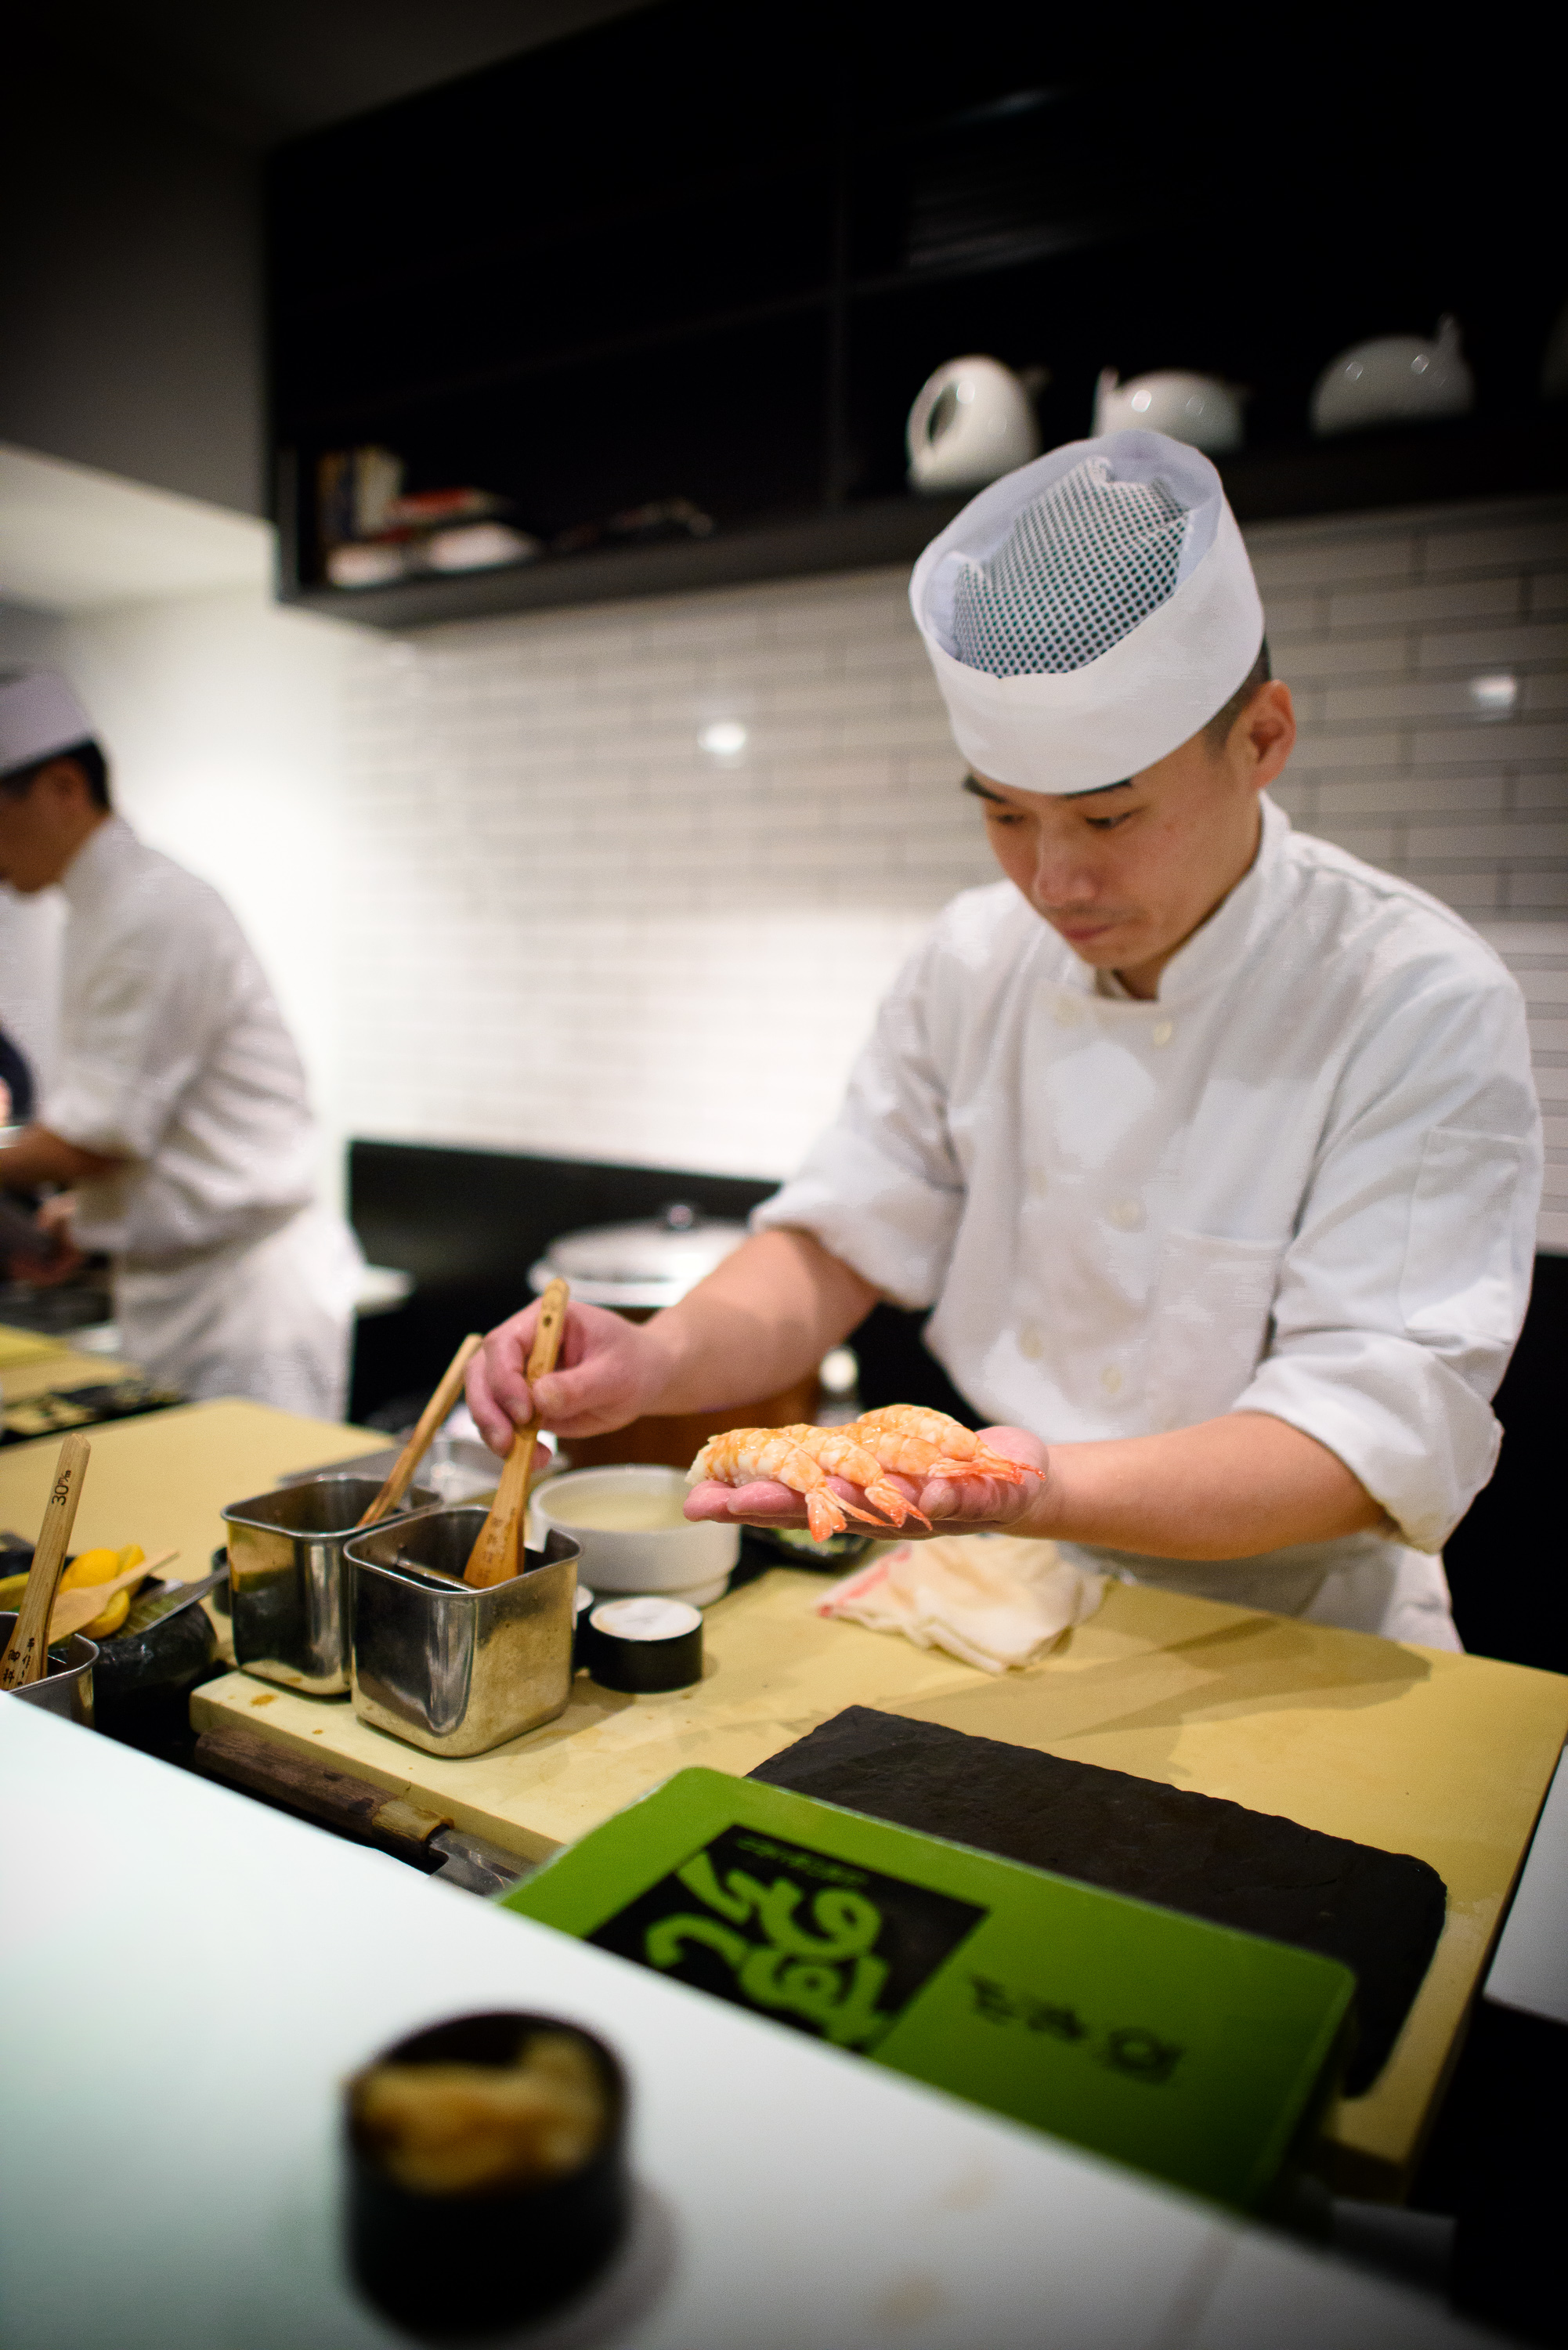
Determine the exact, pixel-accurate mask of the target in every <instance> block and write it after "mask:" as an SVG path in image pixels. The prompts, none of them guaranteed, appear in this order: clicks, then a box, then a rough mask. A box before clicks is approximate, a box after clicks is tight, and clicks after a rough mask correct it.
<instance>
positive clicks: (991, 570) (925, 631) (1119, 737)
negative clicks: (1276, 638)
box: [909, 432, 1263, 793]
mask: <svg viewBox="0 0 1568 2350" xmlns="http://www.w3.org/2000/svg"><path fill="white" fill-rule="evenodd" d="M909 601H910V603H911V604H912V606H913V607H914V613H915V621H916V625H917V626H918V628H919V631H920V634H921V636H922V638H923V639H924V640H925V646H926V650H927V652H928V653H929V655H930V660H931V666H932V668H933V669H934V670H935V671H936V674H937V683H938V685H939V686H940V688H941V692H942V699H943V701H944V702H946V703H947V706H948V718H949V721H950V723H951V726H952V731H953V738H954V740H955V741H956V743H958V746H959V749H960V750H961V752H962V753H963V755H964V757H965V758H966V759H967V760H968V761H969V762H970V764H971V766H972V767H973V768H975V770H976V771H977V772H978V773H979V774H980V775H988V776H990V777H991V778H992V781H993V782H995V783H999V784H1011V785H1013V786H1014V787H1015V788H1017V789H1018V790H1021V791H1031V792H1052V793H1071V792H1093V791H1104V790H1106V788H1107V787H1108V786H1109V785H1112V784H1117V783H1121V782H1123V781H1125V779H1126V778H1127V776H1128V775H1136V774H1137V771H1138V769H1139V768H1141V767H1147V766H1151V765H1152V764H1153V763H1154V762H1155V760H1157V759H1163V758H1164V757H1165V756H1166V754H1168V752H1171V751H1174V750H1175V749H1176V748H1177V746H1178V744H1179V743H1185V742H1186V741H1187V740H1188V738H1189V735H1192V734H1196V733H1198V731H1199V727H1201V726H1204V725H1206V724H1207V723H1208V722H1209V720H1210V718H1212V717H1213V716H1214V713H1215V712H1216V711H1218V710H1220V709H1222V708H1223V707H1224V705H1225V703H1226V702H1228V701H1229V700H1230V698H1231V695H1232V694H1233V693H1234V692H1235V691H1236V689H1237V687H1238V686H1239V685H1240V684H1241V681H1242V680H1243V679H1244V678H1245V677H1246V676H1247V674H1248V672H1249V671H1250V670H1251V667H1252V664H1253V662H1254V661H1255V660H1257V658H1258V652H1259V649H1260V648H1261V646H1262V641H1263V608H1262V603H1261V602H1260V600H1259V598H1258V589H1257V583H1256V582H1255V580H1254V579H1253V577H1252V567H1251V563H1250V562H1249V561H1248V559H1247V550H1246V548H1245V547H1244V546H1243V545H1242V544H1241V532H1240V530H1239V529H1238V528H1237V526H1236V517H1235V515H1233V514H1232V513H1231V509H1230V506H1229V505H1228V504H1227V503H1226V499H1225V493H1224V490H1223V488H1222V487H1221V485H1220V476H1219V474H1218V473H1216V472H1215V470H1214V468H1213V466H1212V465H1211V464H1210V462H1209V460H1208V458H1207V457H1205V456H1203V455H1201V454H1200V453H1199V451H1198V450H1196V449H1190V448H1189V447H1188V446H1187V445H1186V444H1185V442H1180V441H1170V440H1168V439H1167V438H1166V436H1165V434H1164V433H1163V432H1107V433H1105V434H1103V435H1102V436H1101V437H1100V438H1099V439H1097V440H1094V441H1069V442H1067V443H1066V444H1065V446H1064V447H1063V448H1060V449H1054V450H1052V452H1050V454H1049V455H1048V456H1045V457H1038V458H1036V459H1035V461H1034V462H1033V464H1029V465H1021V466H1020V467H1019V468H1018V470H1017V472H1016V473H1006V474H1004V475H1003V476H1002V480H1001V481H999V482H993V483H992V484H991V486H990V488H989V489H984V490H982V491H981V494H980V495H979V496H978V497H976V498H971V500H970V503H969V504H968V505H967V506H965V508H964V510H963V512H962V513H961V515H959V516H958V517H957V519H956V520H955V521H953V522H951V523H950V524H949V525H948V527H947V529H946V530H944V531H943V532H942V534H941V536H940V537H939V538H934V539H933V540H932V541H931V544H930V545H929V546H928V547H927V549H926V551H925V553H924V554H923V555H922V556H921V557H920V559H919V563H917V564H916V566H915V570H914V577H912V578H911V580H910V582H909Z"/></svg>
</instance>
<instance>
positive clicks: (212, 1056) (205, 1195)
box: [40, 816, 358, 1419]
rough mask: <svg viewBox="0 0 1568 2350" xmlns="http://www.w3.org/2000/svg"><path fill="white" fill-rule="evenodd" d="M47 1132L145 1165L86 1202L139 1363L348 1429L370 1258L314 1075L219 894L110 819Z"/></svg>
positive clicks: (89, 886)
mask: <svg viewBox="0 0 1568 2350" xmlns="http://www.w3.org/2000/svg"><path fill="white" fill-rule="evenodd" d="M60 886H61V888H62V889H63V890H64V893H65V896H66V899H67V921H66V931H65V941H64V948H63V955H62V1002H61V1017H60V1049H59V1072H58V1076H57V1079H56V1081H55V1083H54V1085H53V1086H52V1087H50V1088H49V1091H48V1093H47V1097H46V1100H45V1103H44V1107H43V1109H42V1111H41V1113H40V1119H41V1123H42V1124H43V1125H45V1126H47V1127H48V1128H50V1129H51V1130H52V1131H53V1132H55V1133H57V1134H59V1135H62V1136H63V1137H64V1138H65V1139H66V1140H67V1142H74V1143H75V1144H76V1145H77V1146H78V1149H83V1150H96V1151H101V1152H103V1153H104V1155H105V1156H106V1157H109V1158H119V1159H125V1160H126V1161H127V1162H128V1164H127V1165H125V1166H124V1167H123V1168H122V1169H120V1170H119V1171H118V1172H117V1173H115V1174H113V1175H111V1176H109V1178H108V1179H107V1180H104V1181H103V1182H99V1183H84V1184H82V1185H81V1186H80V1187H79V1191H78V1202H79V1204H78V1211H77V1215H76V1219H75V1231H76V1236H77V1238H78V1240H79V1241H80V1243H82V1245H83V1246H84V1247H87V1248H92V1249H103V1250H106V1251H108V1252H109V1254H110V1256H111V1257H112V1259H113V1260H114V1286H115V1310H116V1315H117V1319H118V1320H119V1323H120V1326H121V1343H122V1345H123V1346H124V1347H125V1349H126V1351H127V1353H128V1354H130V1356H131V1357H133V1359H135V1360H137V1361H138V1362H140V1363H141V1364H142V1365H143V1366H144V1367H145V1368H147V1369H148V1370H149V1371H151V1372H152V1373H153V1374H154V1375H155V1376H156V1377H158V1378H165V1379H169V1380H171V1382H172V1383H174V1384H175V1385H178V1386H181V1387H182V1388H184V1389H185V1391H186V1393H187V1394H190V1395H192V1396H201V1395H248V1396H252V1397H254V1398H256V1399H258V1400H261V1401H265V1402H275V1403H278V1404H280V1405H282V1406H284V1407H285V1408H286V1409H294V1410H300V1411H308V1412H311V1413H314V1414H317V1415H319V1416H323V1417H327V1418H333V1419H336V1418H338V1417H340V1415H341V1411H342V1407H343V1388H344V1382H345V1376H346V1368H347V1349H348V1326H349V1316H350V1315H351V1312H352V1306H353V1299H354V1292H355V1286H356V1281H357V1272H358V1252H357V1250H356V1249H355V1247H354V1245H353V1243H352V1240H351V1237H350V1235H349V1234H348V1231H347V1228H346V1227H345V1226H343V1225H342V1223H341V1222H340V1221H339V1220H338V1219H337V1218H336V1217H333V1216H329V1215H327V1213H326V1211H322V1210H320V1209H318V1208H317V1207H316V1206H315V1205H314V1200H315V1188H316V1187H315V1161H316V1156H317V1134H316V1128H315V1127H314V1124H313V1122H312V1119H311V1116H310V1107H309V1103H308V1100H307V1097H306V1083H305V1072H304V1069H303V1067H302V1066H301V1063H300V1059H299V1055H298V1052H297V1050H296V1046H295V1044H294V1040H293V1038H292V1037H291V1036H290V1035H289V1033H288V1030H287V1029H286V1026H285V1025H284V1022H283V1016H282V1014H281V1013H280V1012H279V1010H278V1007H277V1003H276V1001H275V997H274V995H273V993H272V990H271V987H270V986H269V985H268V983H267V981H266V978H265V974H264V972H263V971H262V968H261V965H260V964H259V963H258V962H257V961H256V958H255V956H254V953H253V952H252V951H251V948H250V946H249V944H248V942H247V941H246V940H245V937H244V932H243V931H241V929H240V926H239V924H238V922H237V921H236V920H234V915H233V914H232V913H231V912H230V910H229V909H228V907H227V906H226V905H225V904H224V903H223V899H221V898H220V897H219V895H218V893H217V891H216V890H215V889H212V888H211V887H209V885H208V884H207V883H206V882H205V881H201V880H198V879H197V878H196V877H195V875H194V874H192V873H187V872H186V871H185V870H184V869H183V868H182V867H181V866H179V865H176V864H175V863H174V862H173V860H172V858H168V857H164V856H161V854H160V853H159V851H158V850H156V849H153V848H149V847H145V846H144V845H143V843H142V842H141V841H140V840H139V839H138V838H137V837H136V835H135V833H134V832H132V830H131V828H130V826H129V825H128V824H127V823H125V822H124V820H123V818H121V817H119V816H109V818H108V819H107V820H106V821H105V822H104V823H102V824H101V825H99V827H98V828H97V829H96V830H95V831H94V832H93V833H92V834H91V835H90V836H89V837H88V839H87V841H86V842H85V843H84V844H83V846H82V847H81V848H80V849H79V850H78V853H77V855H76V856H75V857H74V858H72V860H71V863H70V865H69V867H68V868H67V871H66V874H65V876H64V879H63V880H62V882H61V885H60Z"/></svg>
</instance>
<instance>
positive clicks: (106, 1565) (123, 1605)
mask: <svg viewBox="0 0 1568 2350" xmlns="http://www.w3.org/2000/svg"><path fill="white" fill-rule="evenodd" d="M146 1555H147V1553H146V1552H145V1551H144V1550H143V1549H142V1547H141V1544H140V1543H128V1544H126V1547H125V1548H124V1550H109V1549H108V1548H107V1547H105V1546H100V1547H99V1549H97V1550H84V1551H81V1552H79V1553H78V1555H77V1556H76V1557H75V1558H73V1559H72V1561H71V1563H70V1565H69V1566H67V1569H66V1571H65V1573H64V1575H61V1577H60V1589H61V1590H62V1591H82V1590H85V1589H86V1588H87V1587H88V1586H89V1585H91V1584H94V1583H112V1582H113V1581H114V1578H115V1576H116V1575H125V1574H128V1573H129V1572H130V1569H131V1568H132V1567H133V1566H140V1564H141V1562H142V1560H143V1559H144V1558H145V1557H146ZM130 1596H131V1595H130V1588H129V1586H128V1587H127V1589H125V1590H124V1591H117V1592H116V1593H115V1595H114V1597H113V1598H112V1599H111V1600H110V1601H109V1605H108V1607H105V1609H104V1611H103V1613H102V1614H101V1615H100V1616H95V1617H93V1619H92V1622H91V1623H90V1624H84V1625H83V1626H82V1630H83V1631H84V1632H85V1633H86V1635H87V1637H88V1639H89V1640H107V1639H108V1638H109V1635H110V1634H111V1633H113V1632H118V1631H119V1627H120V1626H121V1625H122V1624H123V1623H124V1621H125V1619H126V1617H128V1616H129V1615H130Z"/></svg>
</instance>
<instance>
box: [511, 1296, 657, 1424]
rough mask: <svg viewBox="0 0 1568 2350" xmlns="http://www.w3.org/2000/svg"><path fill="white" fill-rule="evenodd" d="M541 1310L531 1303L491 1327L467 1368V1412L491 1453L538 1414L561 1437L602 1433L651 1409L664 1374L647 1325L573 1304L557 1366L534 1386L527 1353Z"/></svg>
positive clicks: (567, 1316)
mask: <svg viewBox="0 0 1568 2350" xmlns="http://www.w3.org/2000/svg"><path fill="white" fill-rule="evenodd" d="M538 1319H539V1308H538V1306H537V1305H525V1306H524V1308H523V1311H522V1313H521V1314H514V1315H513V1316H512V1318H511V1320H510V1321H509V1322H503V1323H501V1324H499V1325H498V1326H497V1327H496V1328H495V1329H493V1330H492V1331H491V1333H490V1335H489V1336H488V1337H487V1338H486V1339H485V1342H484V1344H483V1347H481V1348H480V1350H479V1352H478V1354H477V1355H475V1357H474V1358H473V1360H472V1363H470V1365H469V1367H468V1383H467V1384H468V1408H469V1409H470V1411H471V1412H472V1414H473V1417H474V1419H475V1422H476V1423H477V1425H478V1429H479V1432H480V1434H481V1436H483V1439H484V1440H485V1442H486V1444H488V1445H489V1447H490V1449H491V1451H492V1452H499V1453H501V1454H503V1455H504V1454H505V1453H506V1452H507V1451H509V1450H510V1448H511V1444H512V1433H513V1430H514V1429H516V1428H522V1427H524V1426H525V1425H526V1423H527V1422H528V1421H529V1420H530V1419H533V1418H534V1416H535V1412H536V1413H537V1414H538V1417H539V1419H540V1421H541V1422H542V1424H543V1425H544V1426H545V1428H549V1429H553V1430H555V1431H556V1435H557V1436H564V1437H566V1438H571V1437H574V1436H598V1435H601V1434H602V1433H603V1432H604V1431H605V1430H607V1429H612V1428H625V1427H626V1426H627V1425H628V1422H629V1421H631V1420H634V1419H637V1418H638V1416H639V1413H641V1412H642V1411H643V1410H644V1409H646V1399H647V1397H648V1396H649V1392H650V1390H651V1388H652V1387H653V1385H654V1384H655V1382H656V1379H657V1377H658V1367H657V1366H656V1365H655V1364H654V1363H653V1362H652V1361H651V1360H650V1358H649V1345H648V1336H647V1331H646V1327H645V1326H643V1325H641V1324H639V1323H636V1322H628V1321H626V1320H625V1319H624V1318H623V1316H622V1315H619V1314H608V1313H607V1312H606V1311H605V1309H604V1307H603V1306H602V1305H576V1304H573V1305H568V1306H567V1308H566V1331H565V1333H564V1335H563V1336H562V1339H561V1352H560V1355H559V1357H558V1358H557V1361H556V1368H555V1369H554V1370H553V1371H551V1372H548V1373H547V1374H546V1375H545V1378H542V1379H540V1380H539V1382H538V1384H537V1385H536V1386H535V1387H534V1388H530V1387H529V1385H528V1379H527V1372H526V1366H527V1361H528V1349H529V1347H531V1346H532V1345H533V1343H534V1326H535V1323H536V1322H537V1321H538Z"/></svg>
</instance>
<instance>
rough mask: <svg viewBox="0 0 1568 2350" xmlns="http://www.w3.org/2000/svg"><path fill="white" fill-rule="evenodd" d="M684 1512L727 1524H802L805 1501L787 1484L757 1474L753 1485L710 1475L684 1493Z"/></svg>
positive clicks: (695, 1516)
mask: <svg viewBox="0 0 1568 2350" xmlns="http://www.w3.org/2000/svg"><path fill="white" fill-rule="evenodd" d="M686 1514H687V1516H688V1517H689V1518H717V1519H718V1520H719V1521H720V1523H722V1524H727V1525H768V1526H804V1525H805V1503H804V1502H803V1501H802V1500H801V1497H800V1495H799V1494H798V1493H797V1492H794V1491H793V1489H792V1488H791V1487H790V1486H788V1485H777V1484H774V1482H773V1480H772V1479H771V1478H768V1479H761V1478H759V1479H758V1481H757V1482H756V1483H755V1484H753V1485H719V1484H715V1483H714V1482H713V1481H712V1479H711V1478H709V1479H708V1480H707V1481H706V1482H704V1483H702V1484H701V1485H693V1486H692V1488H691V1492H689V1493H688V1494H687V1496H686Z"/></svg>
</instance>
